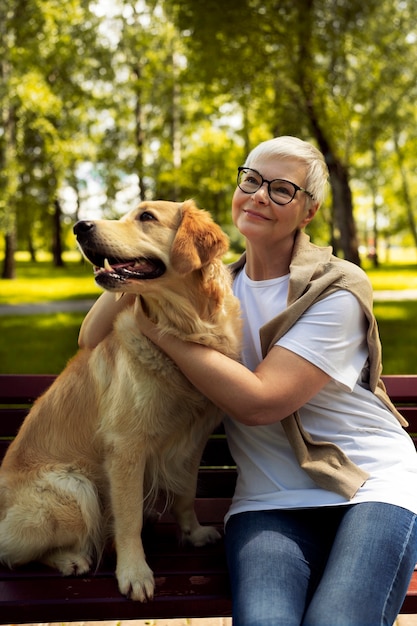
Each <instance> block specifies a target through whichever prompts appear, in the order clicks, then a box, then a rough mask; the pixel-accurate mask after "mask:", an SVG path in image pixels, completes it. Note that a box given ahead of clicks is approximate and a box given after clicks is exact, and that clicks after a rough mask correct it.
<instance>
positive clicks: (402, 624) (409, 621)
mask: <svg viewBox="0 0 417 626" xmlns="http://www.w3.org/2000/svg"><path fill="white" fill-rule="evenodd" d="M23 626H40V625H39V624H26V625H23ZM46 626H56V625H54V624H47V625H46ZM60 626H232V620H231V619H230V618H229V617H214V618H211V619H199V618H193V619H156V620H151V619H150V620H126V621H118V622H68V623H65V622H64V623H61V624H60ZM395 626H417V615H400V616H399V617H398V619H397V621H396V622H395Z"/></svg>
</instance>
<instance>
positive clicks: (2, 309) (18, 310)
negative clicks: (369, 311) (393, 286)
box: [0, 289, 417, 315]
mask: <svg viewBox="0 0 417 626" xmlns="http://www.w3.org/2000/svg"><path fill="white" fill-rule="evenodd" d="M403 300H417V289H401V290H398V291H386V290H381V291H374V301H375V302H380V301H403ZM94 302H95V300H56V301H53V302H42V303H39V304H16V305H13V304H3V305H0V315H39V314H42V313H66V312H72V313H85V312H86V311H88V310H89V309H90V308H91V307H92V305H93V304H94Z"/></svg>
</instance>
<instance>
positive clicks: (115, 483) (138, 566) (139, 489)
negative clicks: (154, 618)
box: [107, 442, 155, 602]
mask: <svg viewBox="0 0 417 626" xmlns="http://www.w3.org/2000/svg"><path fill="white" fill-rule="evenodd" d="M130 446H131V442H130ZM126 448H127V449H128V446H127V447H126ZM145 465H146V455H145V453H144V452H143V451H142V454H138V455H136V456H135V457H134V458H132V456H131V455H127V454H125V453H124V450H123V446H121V447H120V450H118V451H117V450H115V447H114V448H113V449H112V451H111V452H110V454H109V456H108V458H107V471H108V475H109V479H110V493H111V502H112V510H113V517H114V534H115V542H116V552H117V567H116V576H117V580H118V583H119V589H120V592H121V593H123V594H124V595H126V596H128V597H130V598H131V599H132V600H139V601H140V602H146V600H150V599H152V597H153V593H154V587H155V582H154V577H153V573H152V570H151V569H150V567H149V566H148V564H147V563H146V559H145V552H144V549H143V545H142V538H141V533H142V526H143V481H144V475H145Z"/></svg>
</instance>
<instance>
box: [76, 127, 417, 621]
mask: <svg viewBox="0 0 417 626" xmlns="http://www.w3.org/2000/svg"><path fill="white" fill-rule="evenodd" d="M327 176H328V172H327V167H326V165H325V162H324V158H323V156H322V154H321V153H320V152H319V151H318V150H317V149H316V148H315V147H314V146H312V145H311V144H309V143H307V142H304V141H302V140H300V139H297V138H295V137H277V138H275V139H271V140H269V141H266V142H263V143H261V144H260V145H258V146H257V147H256V148H255V149H254V150H253V151H252V152H251V153H250V154H249V156H248V158H247V159H246V162H245V164H244V165H243V167H239V168H238V176H237V188H236V191H235V193H234V196H233V200H232V216H233V221H234V224H235V225H236V227H237V228H238V229H239V231H240V232H241V233H242V235H243V236H244V237H245V240H246V253H245V254H244V255H243V257H242V258H241V259H240V260H239V261H238V262H237V263H236V264H234V265H233V266H231V271H232V272H233V274H234V292H235V294H236V295H237V297H238V298H239V300H240V303H241V309H242V315H243V321H244V342H243V343H244V345H243V352H242V361H241V362H240V363H238V362H236V361H233V360H231V359H229V358H228V357H226V356H224V355H222V354H220V353H218V352H216V351H214V350H212V349H210V348H207V347H205V346H202V345H199V344H195V343H189V342H188V343H186V342H182V341H181V340H179V339H177V338H175V337H173V336H168V335H163V334H160V333H159V330H158V327H157V326H155V325H154V324H152V323H151V321H150V320H149V319H148V318H147V317H146V315H145V314H144V312H143V311H142V310H141V309H140V307H139V306H138V307H137V319H138V324H140V326H141V329H142V331H143V332H144V333H145V334H146V335H147V336H148V337H149V338H150V339H151V340H152V341H154V342H155V343H156V344H157V345H158V346H159V347H160V348H161V350H163V351H165V352H166V353H167V354H168V355H169V356H170V357H171V358H172V359H173V360H174V361H175V362H176V363H177V365H178V367H179V368H180V369H181V370H182V372H183V373H184V375H185V376H186V377H187V378H188V379H189V380H190V381H191V383H192V384H193V385H195V386H196V387H197V388H198V389H199V390H200V391H201V392H202V393H204V394H205V395H206V396H208V397H209V398H210V399H211V400H212V401H213V402H214V403H216V404H217V405H218V406H219V407H221V408H222V409H223V410H224V412H225V415H226V416H227V417H226V418H225V425H226V432H227V437H228V442H229V446H230V449H231V452H232V454H233V457H234V459H235V461H236V464H237V467H238V481H237V486H236V491H235V494H234V498H233V502H232V505H231V507H230V510H229V512H228V514H227V516H226V526H225V539H226V549H227V556H228V563H229V569H230V578H231V585H232V595H233V623H234V625H235V626H242V625H247V626H258V625H259V626H278V625H282V626H291V625H293V624H294V625H300V624H303V625H304V626H307V625H308V626H312V625H320V626H337V625H341V626H374V625H375V626H377V625H381V624H392V623H393V622H394V620H395V618H396V615H397V613H398V611H399V609H400V607H401V604H402V602H403V599H404V597H405V594H406V591H407V587H408V583H409V580H410V577H411V574H412V571H413V568H414V565H415V563H416V560H417V525H416V514H417V493H416V492H415V489H413V488H412V485H415V482H416V474H417V455H416V452H415V449H414V446H413V444H412V442H411V439H410V438H409V436H408V435H407V433H406V432H405V431H404V430H403V428H402V423H403V420H402V418H401V416H400V415H399V414H398V413H397V411H396V410H395V408H394V407H393V406H392V404H391V402H390V400H389V398H388V397H387V395H386V393H385V390H384V387H383V384H382V383H381V381H380V372H381V350H380V342H379V337H378V331H377V327H376V322H375V319H374V316H373V313H372V290H371V287H370V285H369V281H368V279H367V277H366V275H365V274H364V273H363V272H362V270H360V269H359V268H358V267H356V266H355V265H352V264H351V263H348V262H347V261H344V260H341V259H338V258H336V257H335V256H333V255H332V251H331V249H330V248H319V247H317V246H314V245H313V244H312V243H310V240H309V238H308V237H307V235H305V234H304V233H303V231H302V229H303V228H304V227H305V226H307V224H309V223H310V222H311V220H312V219H313V218H314V216H315V214H316V212H317V210H318V209H319V207H320V204H321V203H322V201H323V197H324V193H325V188H326V184H327ZM106 297H107V296H106V294H104V295H103V296H102V298H106ZM121 306H123V299H122V301H119V303H114V304H111V305H109V299H107V301H106V306H103V305H100V301H99V303H98V304H97V305H96V306H95V307H94V308H93V309H92V311H91V312H90V313H89V315H88V317H87V321H86V323H85V325H84V327H83V329H82V333H81V338H80V343H81V344H82V345H88V346H93V345H95V344H96V343H97V342H98V341H100V339H101V337H102V336H103V335H104V334H106V333H107V332H108V330H109V329H110V328H111V323H112V319H113V317H114V315H115V314H116V313H117V311H118V309H119V308H120V307H121Z"/></svg>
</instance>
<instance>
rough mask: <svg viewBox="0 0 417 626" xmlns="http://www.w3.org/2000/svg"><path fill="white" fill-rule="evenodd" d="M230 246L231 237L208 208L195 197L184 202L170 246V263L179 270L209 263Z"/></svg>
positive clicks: (188, 270)
mask: <svg viewBox="0 0 417 626" xmlns="http://www.w3.org/2000/svg"><path fill="white" fill-rule="evenodd" d="M228 248H229V239H228V237H227V235H225V233H224V232H223V231H222V229H221V228H220V226H218V225H217V224H215V223H214V222H213V220H212V218H211V216H210V214H209V213H207V211H204V210H202V209H198V208H197V207H196V205H195V204H194V202H193V201H192V200H187V201H186V202H184V204H183V207H182V219H181V223H180V225H179V228H178V231H177V234H176V236H175V239H174V243H173V245H172V248H171V264H172V267H173V268H174V270H175V271H177V272H178V273H179V274H184V275H185V274H189V273H190V272H192V271H193V270H197V269H199V268H200V267H203V266H204V265H207V264H208V263H210V261H212V260H213V259H215V258H216V257H219V256H221V255H223V254H225V252H227V250H228Z"/></svg>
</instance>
